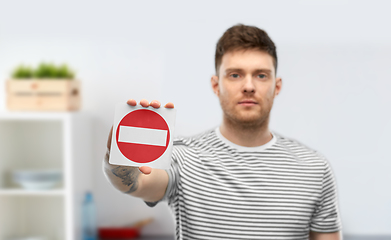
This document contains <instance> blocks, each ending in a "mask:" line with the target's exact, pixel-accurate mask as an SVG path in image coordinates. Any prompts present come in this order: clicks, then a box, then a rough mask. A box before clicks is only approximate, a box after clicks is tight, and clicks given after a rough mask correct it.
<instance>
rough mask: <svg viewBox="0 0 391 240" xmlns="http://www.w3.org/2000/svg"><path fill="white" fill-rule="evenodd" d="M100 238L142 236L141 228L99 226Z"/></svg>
mask: <svg viewBox="0 0 391 240" xmlns="http://www.w3.org/2000/svg"><path fill="white" fill-rule="evenodd" d="M98 232H99V238H101V239H106V238H112V239H114V238H137V237H140V229H139V228H134V227H127V228H126V227H123V228H99V230H98Z"/></svg>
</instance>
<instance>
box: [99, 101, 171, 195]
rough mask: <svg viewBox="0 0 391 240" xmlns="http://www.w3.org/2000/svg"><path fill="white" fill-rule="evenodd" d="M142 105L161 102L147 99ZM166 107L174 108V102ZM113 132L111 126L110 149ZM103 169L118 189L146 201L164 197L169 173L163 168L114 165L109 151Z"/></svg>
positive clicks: (108, 145)
mask: <svg viewBox="0 0 391 240" xmlns="http://www.w3.org/2000/svg"><path fill="white" fill-rule="evenodd" d="M128 104H129V105H132V106H136V105H137V103H136V101H135V100H133V99H130V100H128ZM140 105H142V106H143V107H148V106H152V107H154V108H159V107H160V103H159V102H158V101H152V102H151V104H149V103H148V101H147V100H145V99H143V100H141V101H140ZM165 107H167V108H173V107H174V104H172V103H167V104H166V106H165ZM112 133H113V128H111V131H110V134H109V137H108V140H107V149H110V147H111V137H112ZM103 169H104V173H105V175H106V178H107V179H108V180H109V182H110V183H111V184H112V185H113V186H114V187H115V188H116V189H118V190H119V191H121V192H123V193H126V194H130V195H132V196H134V197H139V198H142V199H143V200H144V201H147V202H156V201H159V200H161V199H162V198H163V196H164V194H165V192H166V189H167V185H168V174H167V172H166V171H165V170H163V169H152V168H150V167H147V166H142V167H139V168H138V167H130V166H118V165H113V164H110V163H109V152H107V153H106V156H105V160H104V163H103Z"/></svg>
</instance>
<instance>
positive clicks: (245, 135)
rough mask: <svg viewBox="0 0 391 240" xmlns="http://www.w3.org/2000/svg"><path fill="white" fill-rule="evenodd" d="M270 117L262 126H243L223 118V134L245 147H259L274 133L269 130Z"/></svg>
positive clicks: (221, 130)
mask: <svg viewBox="0 0 391 240" xmlns="http://www.w3.org/2000/svg"><path fill="white" fill-rule="evenodd" d="M268 125H269V119H267V120H266V121H265V122H264V124H262V125H260V126H252V127H249V126H243V125H240V124H233V123H231V122H229V121H226V120H223V122H222V124H221V125H220V132H221V134H222V135H223V136H224V137H225V138H226V139H228V140H229V141H231V142H232V143H235V144H237V145H240V146H244V147H258V146H262V145H264V144H266V143H268V142H269V141H270V140H272V138H273V135H272V134H271V132H270V130H269V126H268Z"/></svg>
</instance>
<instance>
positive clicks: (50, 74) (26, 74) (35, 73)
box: [12, 63, 75, 79]
mask: <svg viewBox="0 0 391 240" xmlns="http://www.w3.org/2000/svg"><path fill="white" fill-rule="evenodd" d="M12 77H13V78H14V79H26V78H33V77H34V78H38V79H74V77H75V73H74V72H73V71H72V70H71V69H69V68H68V66H67V65H66V64H62V65H60V66H56V65H54V64H52V63H41V64H39V65H38V67H37V68H36V69H32V68H30V67H26V66H23V65H20V66H19V67H17V68H16V69H15V71H14V72H13V74H12Z"/></svg>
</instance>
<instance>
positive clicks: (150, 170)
mask: <svg viewBox="0 0 391 240" xmlns="http://www.w3.org/2000/svg"><path fill="white" fill-rule="evenodd" d="M138 169H139V170H140V172H142V173H144V174H147V175H148V174H150V173H151V172H152V168H151V167H147V166H142V167H139V168H138Z"/></svg>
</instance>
